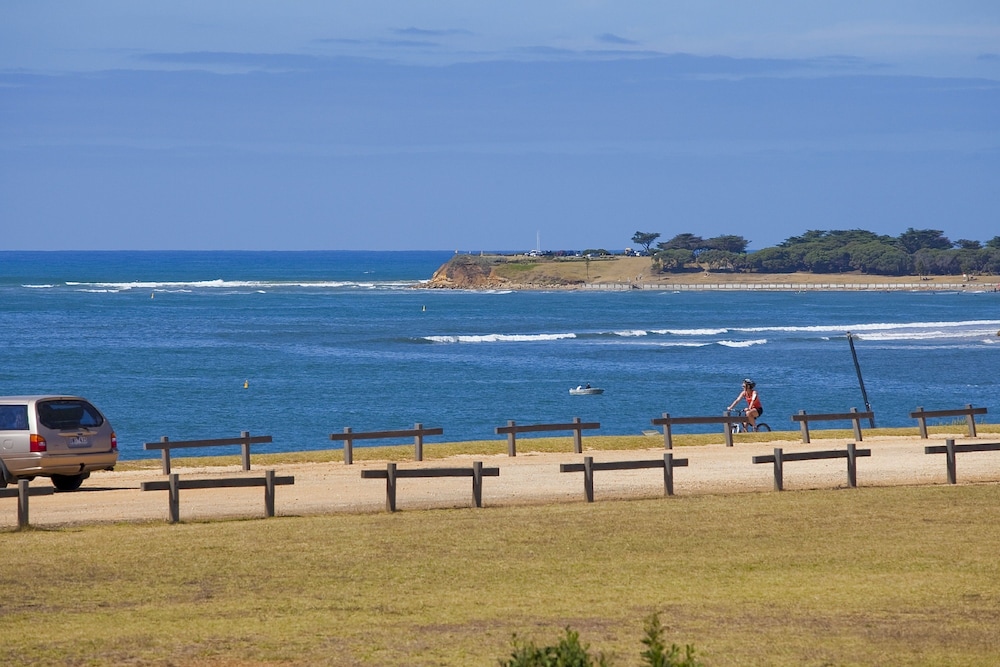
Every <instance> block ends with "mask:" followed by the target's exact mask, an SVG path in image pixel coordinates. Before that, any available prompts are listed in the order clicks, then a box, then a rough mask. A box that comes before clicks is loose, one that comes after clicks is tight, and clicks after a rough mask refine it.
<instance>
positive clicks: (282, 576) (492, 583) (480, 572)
mask: <svg viewBox="0 0 1000 667" xmlns="http://www.w3.org/2000/svg"><path fill="white" fill-rule="evenodd" d="M0 549H2V553H3V567H0V586H2V589H0V590H3V594H2V596H0V647H2V655H3V662H4V664H8V665H27V664H31V665H122V664H127V665H277V664H281V665H408V666H412V665H456V666H458V665H461V666H463V667H466V666H470V665H483V666H486V665H496V664H497V661H498V659H500V658H504V657H506V656H507V655H508V654H509V652H510V649H511V646H512V644H511V637H512V635H513V634H514V633H517V635H518V636H519V637H522V638H528V639H531V640H534V641H536V642H537V643H539V644H543V643H547V642H552V641H555V640H556V639H557V638H558V637H560V636H562V635H563V634H564V631H565V628H567V627H571V628H572V629H573V630H575V631H578V632H579V633H580V639H581V641H582V642H583V643H586V644H590V646H591V648H592V650H594V651H598V650H599V651H604V652H605V653H607V654H609V655H610V656H611V657H612V658H613V664H615V665H618V666H619V667H620V666H629V665H639V664H641V661H640V658H639V653H640V651H641V650H642V649H643V647H642V645H641V643H640V641H641V638H642V636H643V627H644V621H645V620H646V619H647V618H648V617H649V616H650V615H651V614H652V613H654V612H658V613H659V615H660V619H661V621H662V622H663V624H664V626H665V627H666V628H667V631H666V635H665V637H664V639H665V640H666V641H667V642H668V643H669V642H675V643H678V644H681V645H684V644H693V645H695V647H696V649H697V652H698V657H699V658H700V659H701V660H703V661H704V662H705V664H706V665H711V666H721V665H873V664H878V665H942V664H953V665H958V664H961V665H995V664H997V663H998V662H1000V633H998V631H997V628H998V627H1000V564H998V562H1000V561H998V558H997V554H998V553H1000V485H992V484H991V485H961V486H945V485H940V486H923V487H892V488H870V489H868V488H861V489H841V490H823V491H798V492H786V493H759V494H757V493H755V494H733V495H726V496H712V495H706V496H688V497H685V496H678V497H673V498H663V499H651V500H640V501H612V502H599V503H594V504H587V503H583V502H579V503H576V502H574V503H566V504H558V505H549V506H531V507H506V508H486V509H478V510H477V509H460V510H454V509H453V510H430V511H414V512H399V513H396V514H383V513H379V514H359V515H335V516H324V517H284V518H275V519H267V520H263V519H258V520H246V521H222V522H205V523H182V524H178V525H168V524H162V523H146V524H117V525H103V526H83V527H72V528H59V529H54V530H41V529H29V530H25V531H20V532H4V533H0Z"/></svg>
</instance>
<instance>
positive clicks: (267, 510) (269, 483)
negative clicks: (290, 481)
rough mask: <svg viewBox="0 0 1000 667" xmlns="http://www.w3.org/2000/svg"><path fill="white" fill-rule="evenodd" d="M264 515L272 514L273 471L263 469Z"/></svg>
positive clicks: (271, 515)
mask: <svg viewBox="0 0 1000 667" xmlns="http://www.w3.org/2000/svg"><path fill="white" fill-rule="evenodd" d="M264 516H266V517H268V518H270V517H273V516H274V471H273V470H266V471H264Z"/></svg>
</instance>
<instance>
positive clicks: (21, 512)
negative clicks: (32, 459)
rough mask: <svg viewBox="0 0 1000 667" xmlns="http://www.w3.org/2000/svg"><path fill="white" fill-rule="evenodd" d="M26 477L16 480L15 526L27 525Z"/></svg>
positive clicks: (25, 526) (27, 483) (22, 526)
mask: <svg viewBox="0 0 1000 667" xmlns="http://www.w3.org/2000/svg"><path fill="white" fill-rule="evenodd" d="M29 483H30V482H28V480H26V479H19V480H17V527H18V528H27V527H28V496H29V495H30V494H29V491H28V485H29Z"/></svg>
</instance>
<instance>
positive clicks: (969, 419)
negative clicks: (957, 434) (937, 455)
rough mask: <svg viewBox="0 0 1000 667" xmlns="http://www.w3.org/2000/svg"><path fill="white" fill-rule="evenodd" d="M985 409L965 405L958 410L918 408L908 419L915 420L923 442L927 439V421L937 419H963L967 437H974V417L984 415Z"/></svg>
mask: <svg viewBox="0 0 1000 667" xmlns="http://www.w3.org/2000/svg"><path fill="white" fill-rule="evenodd" d="M985 414H986V408H974V407H972V406H971V405H966V406H965V407H964V408H962V409H960V410H924V409H923V408H922V407H918V408H917V409H916V410H915V411H913V412H911V413H910V418H912V419H916V420H917V425H918V426H919V427H920V437H921V438H923V439H924V440H926V439H927V420H928V419H932V418H938V417H965V422H966V424H967V425H968V427H969V437H970V438H975V437H976V419H975V415H985Z"/></svg>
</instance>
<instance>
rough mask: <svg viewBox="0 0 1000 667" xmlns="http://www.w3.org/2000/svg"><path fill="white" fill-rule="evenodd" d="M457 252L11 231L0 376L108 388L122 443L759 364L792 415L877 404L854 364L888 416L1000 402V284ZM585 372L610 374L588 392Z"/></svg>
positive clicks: (774, 418) (325, 430)
mask: <svg viewBox="0 0 1000 667" xmlns="http://www.w3.org/2000/svg"><path fill="white" fill-rule="evenodd" d="M451 254H452V253H451V252H97V253H94V252H88V253H70V252H66V253H62V252H0V312H2V317H3V326H2V327H0V394H4V395H12V394H34V393H59V394H76V395H82V396H86V397H88V398H90V399H91V400H92V401H93V402H94V403H95V404H96V405H97V406H98V407H100V408H101V410H102V411H103V412H105V414H106V415H107V416H108V417H109V419H110V420H111V422H112V424H113V425H114V427H115V430H116V431H117V433H118V440H119V446H120V449H121V456H122V458H123V459H136V458H144V457H152V456H155V452H146V451H144V449H143V443H144V442H152V441H156V440H159V439H160V438H161V436H168V437H169V438H170V439H171V440H192V439H207V438H224V437H235V436H238V435H239V433H240V432H241V431H250V432H251V434H253V435H271V436H273V438H274V444H273V445H269V446H262V447H261V448H260V451H262V452H263V451H298V450H319V449H329V448H331V447H334V446H339V443H332V442H331V441H330V440H329V434H331V433H338V432H342V431H343V428H344V427H345V426H350V427H352V428H353V429H354V430H355V431H372V430H391V429H403V428H411V427H412V426H413V425H414V424H416V423H422V424H423V425H425V426H435V427H441V428H443V429H444V435H443V436H440V437H438V438H431V439H428V441H427V445H428V446H432V445H433V442H435V441H456V440H469V439H497V438H498V437H499V436H496V435H495V432H494V429H495V427H497V426H501V425H504V424H506V423H507V421H508V420H511V419H513V420H516V421H517V422H519V423H545V422H565V421H571V420H572V418H573V417H580V418H582V419H583V420H584V421H597V422H600V424H601V429H600V431H599V433H601V434H638V433H641V432H642V431H644V430H648V429H650V428H652V427H651V424H650V420H651V419H653V418H656V417H659V416H660V415H661V414H662V413H664V412H668V413H670V414H672V415H676V416H682V415H707V414H721V413H722V411H723V410H724V409H725V407H726V406H727V405H728V404H729V403H730V402H731V401H732V400H733V399H734V398H735V396H736V395H737V393H738V392H739V389H740V383H741V381H742V379H743V378H744V377H751V378H753V379H754V380H755V381H756V382H757V389H758V391H759V392H760V394H761V396H762V399H763V404H764V409H765V414H764V417H763V421H766V422H768V423H770V425H771V427H772V428H773V429H775V430H779V429H788V430H792V429H794V428H795V425H794V424H793V423H792V422H791V420H790V417H791V415H792V414H793V413H796V412H798V411H799V410H803V409H804V410H807V411H809V412H846V411H848V410H849V409H850V408H852V407H857V408H858V409H859V410H864V409H865V407H866V406H865V402H864V399H863V398H862V393H861V389H860V385H859V377H858V370H859V369H860V372H861V379H862V380H863V382H864V386H865V389H866V390H867V397H868V402H869V404H870V406H871V409H872V410H874V411H875V416H876V425H877V426H914V427H915V425H916V422H915V420H912V419H910V418H909V412H910V411H912V410H913V409H915V408H916V407H917V406H923V407H925V408H926V409H929V410H930V409H951V408H959V407H963V406H964V405H966V404H969V403H971V404H973V405H976V406H985V407H987V408H988V409H989V411H990V414H989V415H987V419H986V421H995V420H996V416H997V414H1000V404H998V402H997V397H998V389H1000V382H998V378H1000V336H998V331H1000V293H995V292H989V291H985V290H984V291H982V292H920V293H917V292H862V293H859V292H799V293H793V292H735V293H734V292H725V293H723V292H711V291H704V292H694V291H692V292H684V293H673V292H668V291H642V290H632V291H624V292H597V291H530V292H519V291H492V292H472V291H450V290H427V289H415V288H414V285H417V284H418V283H420V282H422V281H425V280H427V279H429V278H430V277H431V275H432V274H433V272H434V270H435V269H437V268H438V267H439V266H440V265H441V264H443V263H444V262H445V261H447V260H448V258H449V257H450V256H451ZM847 332H852V334H853V335H854V336H853V340H854V345H855V350H856V355H857V360H858V364H857V367H856V366H855V364H854V359H853V356H852V353H851V349H850V345H849V341H848V338H847V335H846V334H847ZM585 383H590V384H591V385H593V386H595V387H601V388H603V389H604V390H605V392H604V394H602V395H599V396H571V395H570V394H569V389H570V388H571V387H575V386H577V385H580V384H585ZM844 427H847V425H846V424H845V425H844ZM377 444H390V443H377ZM194 453H198V452H194ZM203 453H204V452H203Z"/></svg>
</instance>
